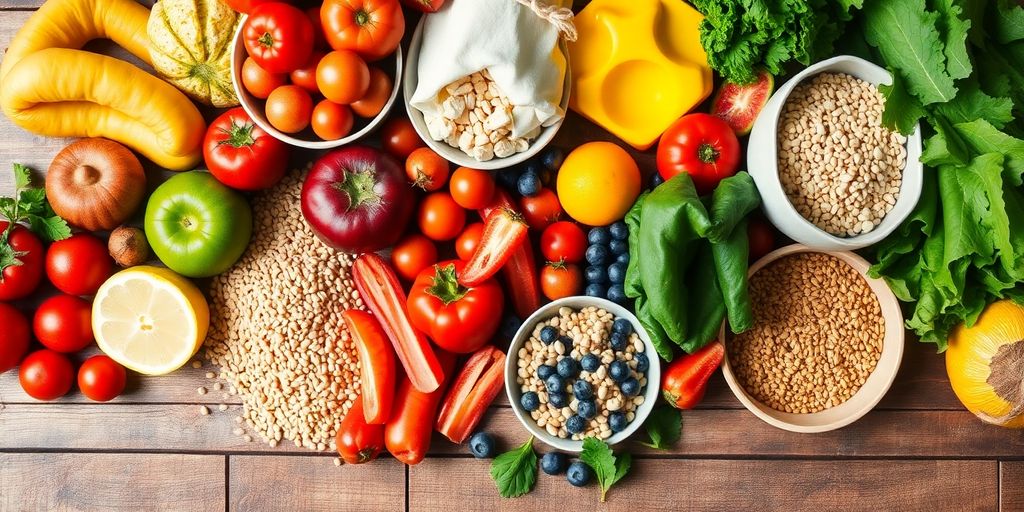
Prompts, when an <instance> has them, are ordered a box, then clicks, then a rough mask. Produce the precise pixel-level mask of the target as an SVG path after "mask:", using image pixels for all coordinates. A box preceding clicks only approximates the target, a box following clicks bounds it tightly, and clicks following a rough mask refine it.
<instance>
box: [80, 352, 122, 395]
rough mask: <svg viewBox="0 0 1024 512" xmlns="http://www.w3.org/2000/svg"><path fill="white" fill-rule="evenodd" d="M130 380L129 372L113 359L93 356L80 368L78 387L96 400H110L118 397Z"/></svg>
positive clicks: (84, 393)
mask: <svg viewBox="0 0 1024 512" xmlns="http://www.w3.org/2000/svg"><path fill="white" fill-rule="evenodd" d="M127 380H128V372H126V371H125V369H124V367H123V366H121V365H119V364H117V363H116V362H115V361H114V360H113V359H111V358H109V357H107V356H103V355H99V356H92V357H90V358H89V359H86V360H85V362H84V363H82V366H81V368H79V369H78V389H81V390H82V394H83V395H85V396H87V397H89V400H93V401H95V402H109V401H111V400H113V399H115V398H117V397H118V396H119V395H120V394H121V393H122V392H123V391H124V385H125V382H126V381H127Z"/></svg>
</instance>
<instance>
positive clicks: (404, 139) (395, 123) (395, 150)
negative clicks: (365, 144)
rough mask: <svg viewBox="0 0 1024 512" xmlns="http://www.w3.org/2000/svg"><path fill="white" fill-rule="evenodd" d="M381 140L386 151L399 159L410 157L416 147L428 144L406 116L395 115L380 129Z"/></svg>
mask: <svg viewBox="0 0 1024 512" xmlns="http://www.w3.org/2000/svg"><path fill="white" fill-rule="evenodd" d="M380 140H381V146H382V147H383V148H384V151H386V152H388V153H390V154H391V155H392V156H394V157H395V158H398V159H399V160H405V159H406V158H409V155H411V154H412V152H413V151H416V148H422V147H426V145H427V144H426V143H425V142H423V139H421V138H420V135H419V134H418V133H416V128H414V127H413V126H412V122H410V121H409V119H408V118H405V117H395V118H392V119H391V120H389V121H388V122H387V123H384V127H383V128H381V130H380Z"/></svg>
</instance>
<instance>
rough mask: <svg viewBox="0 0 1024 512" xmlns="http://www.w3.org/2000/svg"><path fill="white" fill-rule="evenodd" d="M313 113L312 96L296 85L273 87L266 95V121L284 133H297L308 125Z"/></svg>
mask: <svg viewBox="0 0 1024 512" xmlns="http://www.w3.org/2000/svg"><path fill="white" fill-rule="evenodd" d="M312 115H313V98H311V97H309V93H308V92H306V90H305V89H303V88H302V87H299V86H297V85H285V86H283V87H278V88H277V89H274V92H272V93H270V96H268V97H267V121H270V124H271V125H272V126H273V127H274V128H277V129H278V130H281V131H282V132H285V133H298V132H301V131H302V130H305V129H306V127H307V126H309V123H310V118H311V116H312Z"/></svg>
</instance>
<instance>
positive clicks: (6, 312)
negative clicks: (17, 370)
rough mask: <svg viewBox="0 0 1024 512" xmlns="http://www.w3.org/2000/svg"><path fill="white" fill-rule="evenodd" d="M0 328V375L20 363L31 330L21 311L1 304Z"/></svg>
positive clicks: (26, 348) (26, 347) (26, 349)
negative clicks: (0, 334) (0, 330)
mask: <svg viewBox="0 0 1024 512" xmlns="http://www.w3.org/2000/svg"><path fill="white" fill-rule="evenodd" d="M0 326H3V336H0V373H3V372H6V371H7V370H10V369H11V368H14V367H15V366H18V363H19V362H21V358H22V357H23V356H24V355H25V352H26V351H28V342H29V333H30V332H31V329H29V326H28V320H27V319H26V318H25V315H23V314H21V311H18V310H17V309H14V306H11V305H10V304H4V303H3V302H0Z"/></svg>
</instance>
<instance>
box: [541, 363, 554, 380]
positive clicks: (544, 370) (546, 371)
mask: <svg viewBox="0 0 1024 512" xmlns="http://www.w3.org/2000/svg"><path fill="white" fill-rule="evenodd" d="M554 374H555V367H554V366H551V365H550V364H542V365H540V366H538V367H537V378H538V379H540V380H548V377H550V376H552V375H554Z"/></svg>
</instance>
